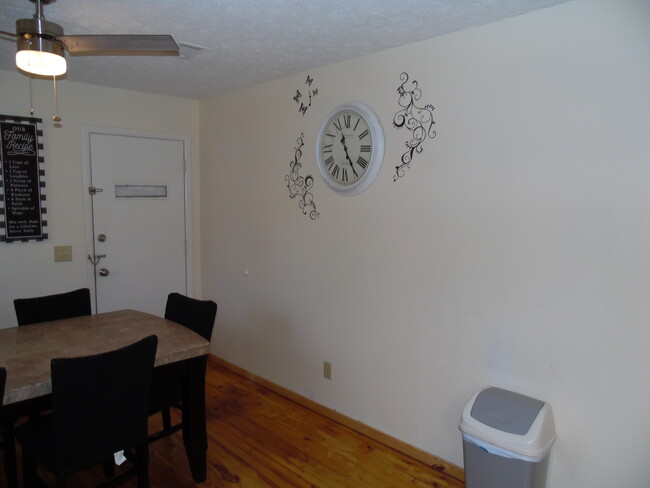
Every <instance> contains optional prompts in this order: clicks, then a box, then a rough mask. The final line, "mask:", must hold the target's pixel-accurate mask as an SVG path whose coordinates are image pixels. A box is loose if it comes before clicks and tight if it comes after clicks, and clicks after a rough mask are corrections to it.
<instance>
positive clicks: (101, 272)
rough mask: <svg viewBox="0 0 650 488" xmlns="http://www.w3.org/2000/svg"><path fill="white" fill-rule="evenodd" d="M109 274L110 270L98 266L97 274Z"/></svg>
mask: <svg viewBox="0 0 650 488" xmlns="http://www.w3.org/2000/svg"><path fill="white" fill-rule="evenodd" d="M109 274H110V271H108V270H107V269H106V268H99V276H108V275H109Z"/></svg>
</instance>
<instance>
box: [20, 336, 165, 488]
mask: <svg viewBox="0 0 650 488" xmlns="http://www.w3.org/2000/svg"><path fill="white" fill-rule="evenodd" d="M157 345H158V338H157V337H156V336H155V335H152V336H149V337H146V338H144V339H142V340H140V341H138V342H136V343H134V344H131V345H129V346H126V347H123V348H120V349H117V350H114V351H110V352H105V353H101V354H96V355H93V356H85V357H78V358H62V359H52V361H51V371H52V412H51V413H49V414H47V415H42V416H40V417H37V418H34V419H31V420H29V421H28V422H26V423H24V424H22V425H20V426H18V427H17V428H16V438H17V439H18V442H19V443H20V444H21V446H22V459H23V480H24V482H23V483H24V486H25V487H27V488H29V487H31V486H40V483H39V481H40V480H39V479H38V475H37V466H38V465H41V466H43V467H45V468H46V469H47V470H49V471H51V472H52V473H53V474H54V475H55V476H56V480H57V487H58V488H63V487H64V486H65V478H66V475H68V474H70V473H73V472H75V471H79V470H82V469H85V468H88V467H91V466H94V465H97V464H105V462H106V459H109V458H111V457H112V456H113V453H115V452H118V451H120V450H125V451H126V450H131V449H134V450H135V457H133V456H131V455H129V456H127V459H131V460H133V462H134V464H135V466H134V467H133V468H131V469H129V470H127V471H126V472H124V473H123V474H121V475H120V476H118V477H115V478H113V479H112V480H110V481H109V484H110V485H111V486H113V485H115V484H118V483H122V482H123V481H126V480H127V479H130V478H131V477H133V476H134V475H137V477H138V488H147V487H148V486H149V467H148V466H149V464H148V463H149V453H148V432H147V418H148V411H149V397H150V389H151V379H152V374H153V366H154V360H155V356H156V348H157Z"/></svg>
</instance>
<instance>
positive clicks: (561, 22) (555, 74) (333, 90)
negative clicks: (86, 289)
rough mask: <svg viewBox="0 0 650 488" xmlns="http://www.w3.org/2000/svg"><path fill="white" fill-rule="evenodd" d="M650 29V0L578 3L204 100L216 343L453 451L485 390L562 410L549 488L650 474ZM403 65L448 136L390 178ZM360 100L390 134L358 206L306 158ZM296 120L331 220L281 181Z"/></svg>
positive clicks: (225, 352) (415, 439) (209, 277)
mask: <svg viewBox="0 0 650 488" xmlns="http://www.w3.org/2000/svg"><path fill="white" fill-rule="evenodd" d="M649 25H650V3H648V2H647V1H644V0H637V1H634V0H584V1H583V0H576V1H575V2H571V3H568V4H564V5H561V6H557V7H554V8H551V9H547V10H542V11H538V12H535V13H532V14H528V15H525V16H521V17H516V18H512V19H508V20H506V21H503V22H499V23H495V24H491V25H488V26H483V27H479V28H475V29H472V30H468V31H464V32H460V33H455V34H451V35H447V36H444V37H441V38H437V39H432V40H429V41H424V42H421V43H417V44H413V45H409V46H404V47H401V48H398V49H394V50H390V51H386V52H383V53H379V54H376V55H372V56H367V57H363V58H361V59H355V60H352V61H349V62H344V63H340V64H336V65H333V66H329V67H325V68H322V69H316V70H311V71H309V72H308V73H301V74H299V75H296V76H292V77H289V78H285V79H281V80H278V81H275V82H271V83H266V84H263V85H261V86H257V87H254V88H251V89H246V90H243V91H240V92H238V93H234V94H229V95H224V96H220V97H216V98H213V99H210V100H207V101H205V102H202V104H201V120H200V125H201V155H202V156H201V157H202V178H201V195H202V200H201V205H202V218H201V229H202V239H203V240H202V247H203V259H202V266H203V292H204V295H206V296H211V297H215V299H216V300H217V301H218V302H219V313H218V317H217V324H216V329H215V334H214V337H215V341H214V346H213V347H214V350H215V352H216V353H217V354H218V355H220V356H222V357H224V358H225V359H227V360H229V361H231V362H233V363H235V364H237V365H239V366H242V367H244V368H246V369H248V370H250V371H252V372H254V373H257V374H259V375H261V376H263V377H265V378H267V379H269V380H271V381H274V382H276V383H279V384H281V385H282V386H284V387H287V388H289V389H291V390H294V391H296V392H298V393H300V394H303V395H306V396H308V397H310V398H312V399H314V400H316V401H318V402H320V403H322V404H325V405H327V406H329V407H331V408H334V409H336V410H338V411H340V412H342V413H343V414H346V415H348V416H350V417H353V418H356V419H359V420H361V421H362V422H364V423H366V424H369V425H371V426H373V427H375V428H377V429H380V430H382V431H384V432H386V433H388V434H391V435H393V436H396V437H398V438H400V439H402V440H404V441H406V442H409V443H411V444H413V445H415V446H418V447H420V448H422V449H425V450H427V451H429V452H431V453H434V454H436V455H438V456H441V457H443V458H445V459H447V460H449V461H451V462H454V463H457V464H462V448H461V436H460V433H459V431H458V429H457V424H458V421H459V418H460V413H461V410H462V407H463V406H464V404H465V402H466V401H467V400H468V399H469V397H470V396H471V394H472V393H474V392H475V391H476V390H477V389H479V388H480V387H482V386H484V385H486V384H493V385H498V386H501V387H505V388H510V389H514V390H516V391H519V392H522V393H525V394H528V395H531V396H534V397H537V398H540V399H543V400H546V401H548V402H550V403H551V405H552V407H553V409H554V412H555V418H556V425H557V430H558V439H557V443H556V444H555V446H554V449H553V455H552V461H551V467H550V470H551V473H550V484H549V486H553V487H555V488H578V487H584V488H587V487H589V488H593V487H609V486H626V487H642V486H647V484H648V479H650V465H649V464H648V462H647V457H648V453H649V452H650V422H649V421H648V416H649V415H650V391H649V389H648V388H647V382H648V380H647V378H648V374H649V371H650V359H649V355H648V353H647V348H648V344H649V343H650V326H649V324H650V253H649V251H648V249H650V159H649V157H650V142H649V141H650V136H649V134H650V89H649V87H650V85H649V81H650V28H648V26H649ZM403 71H405V72H408V73H409V75H410V76H411V77H412V78H413V79H416V80H417V81H418V82H419V84H420V88H421V89H422V98H421V100H420V103H421V104H425V103H431V104H433V105H434V106H435V107H436V108H435V111H434V113H435V119H436V129H437V132H438V133H437V137H436V139H435V140H427V141H426V142H425V145H424V150H423V153H422V154H421V155H419V156H417V157H416V159H415V161H414V162H413V164H412V167H411V169H410V170H408V171H407V174H406V176H405V177H404V178H403V179H402V180H400V181H398V182H396V183H394V182H393V181H392V172H393V167H394V166H395V164H396V163H397V162H398V161H399V157H400V155H401V152H402V151H403V150H404V142H405V141H406V139H407V138H408V135H409V134H408V133H407V132H405V131H404V130H402V131H398V130H396V129H395V128H393V127H392V119H393V116H394V115H395V113H396V112H397V111H398V110H399V107H398V105H397V94H396V90H397V87H398V86H399V84H400V81H399V75H400V73H402V72H403ZM307 74H309V75H310V76H312V77H313V78H314V85H313V86H314V87H317V88H318V89H319V95H318V97H317V98H316V99H315V100H314V104H313V105H312V107H311V108H310V109H309V111H308V112H307V113H306V115H305V116H304V117H303V116H301V115H299V114H298V113H297V110H296V108H297V107H296V105H295V103H294V102H293V100H292V97H293V95H294V94H295V91H296V89H301V90H303V92H304V88H305V86H304V80H305V77H306V75H307ZM347 100H361V101H364V102H366V103H368V104H370V105H371V106H372V107H373V108H374V109H375V111H376V112H377V113H378V115H379V116H380V118H381V120H382V123H383V125H384V130H385V133H386V146H387V148H386V157H385V163H384V167H383V169H382V171H381V173H380V174H379V177H378V179H377V181H376V182H375V184H374V185H373V186H372V187H370V189H369V190H367V191H366V192H364V193H362V194H361V195H358V196H354V197H341V196H338V195H336V194H334V193H333V192H332V191H331V190H329V189H328V188H327V187H326V186H325V184H324V182H323V181H322V180H321V179H320V176H319V175H318V171H317V169H316V166H315V158H314V144H315V139H316V134H317V130H318V128H319V126H320V124H321V122H322V120H323V119H324V117H325V116H326V114H327V113H328V112H329V111H330V110H331V109H332V108H333V107H334V106H336V105H337V104H339V103H342V102H344V101H347ZM301 132H304V134H305V147H304V148H303V157H302V160H301V162H302V163H303V169H302V173H303V174H304V175H306V174H312V175H314V177H315V178H316V179H315V186H314V189H313V194H314V198H315V201H316V204H317V208H318V211H319V212H320V218H319V219H318V220H316V221H311V220H310V219H309V218H308V217H307V216H304V215H303V214H302V213H301V211H300V210H299V208H298V204H297V201H296V200H291V199H290V198H289V193H288V190H287V188H286V184H285V180H284V178H285V175H287V174H288V172H289V162H290V161H291V159H292V158H293V155H294V152H293V147H294V145H295V141H296V138H297V137H298V136H299V135H300V133H301ZM244 271H248V272H249V276H245V274H244ZM324 360H327V361H331V362H332V363H333V379H332V380H331V381H328V380H324V379H323V378H322V364H323V361H324Z"/></svg>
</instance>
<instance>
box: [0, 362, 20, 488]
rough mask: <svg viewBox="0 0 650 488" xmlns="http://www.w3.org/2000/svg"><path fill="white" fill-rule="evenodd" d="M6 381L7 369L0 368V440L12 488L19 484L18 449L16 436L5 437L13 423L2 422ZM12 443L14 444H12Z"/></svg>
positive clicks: (8, 483) (8, 479) (6, 474)
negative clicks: (15, 442)
mask: <svg viewBox="0 0 650 488" xmlns="http://www.w3.org/2000/svg"><path fill="white" fill-rule="evenodd" d="M6 383H7V369H6V368H0V428H2V430H1V431H0V432H1V433H2V441H1V442H0V449H2V452H3V455H4V464H5V477H6V478H7V486H9V487H10V488H14V487H15V486H16V485H17V484H18V481H17V478H16V451H15V446H14V445H13V442H14V436H13V434H12V435H10V436H9V438H7V437H5V436H6V434H7V433H6V432H5V431H6V430H7V428H12V429H13V425H11V424H10V425H7V426H5V425H4V423H3V422H2V405H3V402H4V397H5V385H6ZM10 443H12V444H11V445H10Z"/></svg>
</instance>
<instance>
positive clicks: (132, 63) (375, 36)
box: [0, 0, 568, 99]
mask: <svg viewBox="0 0 650 488" xmlns="http://www.w3.org/2000/svg"><path fill="white" fill-rule="evenodd" d="M566 1H568V0H194V1H191V0H137V1H136V0H101V1H100V0H57V1H56V2H55V3H53V4H51V5H47V6H45V17H46V19H47V20H49V21H52V22H56V23H58V24H60V25H61V26H62V27H63V28H64V30H65V33H66V34H172V35H173V36H174V39H175V40H176V42H179V43H189V44H193V45H199V46H203V47H206V48H207V49H206V50H204V51H200V52H197V51H196V50H193V49H189V50H185V49H184V50H183V51H188V52H187V56H186V57H181V58H178V57H137V58H136V57H125V56H119V57H116V56H110V57H109V56H95V57H88V56H83V57H81V56H76V57H72V56H68V74H67V79H69V80H75V81H81V82H85V83H91V84H96V85H106V86H113V87H120V88H128V89H132V90H139V91H147V92H152V93H163V94H168V95H177V96H182V97H190V98H199V99H200V98H205V97H209V96H212V95H218V94H221V93H225V92H228V91H234V90H238V89H240V88H242V87H245V86H251V85H255V84H258V83H262V82H264V81H269V80H273V79H277V78H281V77H283V76H286V75H289V74H292V73H298V72H301V71H305V70H308V69H312V68H316V67H320V66H325V65H328V64H331V63H334V62H337V61H342V60H345V59H350V58H354V57H357V56H362V55H365V54H369V53H372V52H377V51H382V50H384V49H388V48H391V47H395V46H399V45H402V44H407V43H410V42H415V41H419V40H422V39H428V38H431V37H435V36H439V35H442V34H446V33H449V32H453V31H458V30H461V29H467V28H470V27H473V26H477V25H481V24H487V23H490V22H495V21H497V20H500V19H504V18H507V17H511V16H514V15H519V14H523V13H526V12H530V11H532V10H536V9H540V8H545V7H549V6H551V5H556V4H560V3H565V2H566ZM33 14H34V5H33V4H32V3H31V2H29V1H28V0H0V30H4V31H10V32H15V21H16V19H19V18H30V17H32V16H33ZM14 55H15V44H14V43H12V42H10V41H6V40H0V69H4V70H10V71H13V70H16V68H15V64H14Z"/></svg>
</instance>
